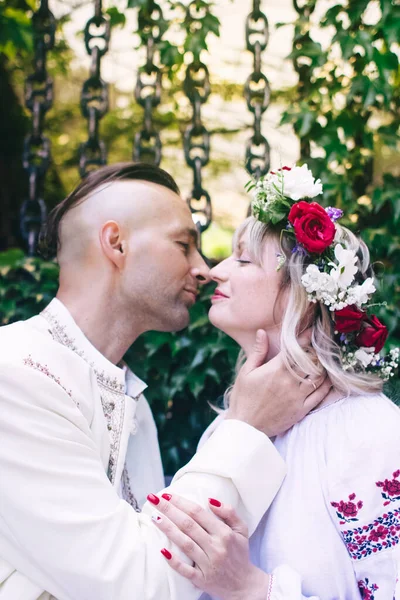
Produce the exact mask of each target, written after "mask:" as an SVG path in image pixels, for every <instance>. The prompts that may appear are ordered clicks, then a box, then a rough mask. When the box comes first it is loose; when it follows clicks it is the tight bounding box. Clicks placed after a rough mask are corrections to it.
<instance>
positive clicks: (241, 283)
mask: <svg viewBox="0 0 400 600" xmlns="http://www.w3.org/2000/svg"><path fill="white" fill-rule="evenodd" d="M278 254H279V245H278V242H277V241H276V240H275V239H274V238H272V237H271V238H267V239H266V240H265V241H264V243H263V250H262V266H259V265H257V264H255V263H254V261H253V260H252V258H251V257H250V255H249V253H248V252H247V250H246V233H244V235H243V236H242V238H241V240H240V242H239V244H238V247H237V248H236V249H235V250H234V252H233V254H232V256H230V257H229V258H227V259H225V260H224V261H222V262H221V263H219V264H218V265H217V266H216V267H214V268H213V269H211V271H210V276H211V279H212V280H213V281H216V282H217V287H216V289H215V292H214V295H213V297H212V306H211V308H210V312H209V318H210V321H211V323H212V324H213V325H215V327H218V328H219V329H221V330H222V331H224V332H225V333H226V334H228V335H229V336H230V337H232V338H233V339H234V340H236V341H237V342H238V344H240V346H242V348H244V349H245V350H246V349H247V348H249V347H250V346H251V345H252V344H253V343H254V340H255V336H256V331H257V329H265V330H266V331H267V334H272V333H274V334H275V336H276V334H277V333H279V332H280V323H281V320H282V316H283V307H284V294H282V293H281V294H280V295H279V298H278V292H279V290H280V284H281V278H282V275H281V273H280V272H279V271H277V270H276V267H277V264H278V258H277V255H278Z"/></svg>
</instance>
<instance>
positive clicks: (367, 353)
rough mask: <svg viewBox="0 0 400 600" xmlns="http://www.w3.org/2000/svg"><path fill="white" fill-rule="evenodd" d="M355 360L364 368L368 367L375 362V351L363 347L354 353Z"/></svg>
mask: <svg viewBox="0 0 400 600" xmlns="http://www.w3.org/2000/svg"><path fill="white" fill-rule="evenodd" d="M354 356H355V358H356V359H357V360H358V361H359V362H360V363H361V364H362V366H363V367H368V365H370V364H371V362H372V361H373V360H374V349H373V348H365V347H364V346H361V348H359V349H358V350H356V352H355V353H354Z"/></svg>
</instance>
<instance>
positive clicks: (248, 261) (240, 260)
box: [236, 258, 251, 265]
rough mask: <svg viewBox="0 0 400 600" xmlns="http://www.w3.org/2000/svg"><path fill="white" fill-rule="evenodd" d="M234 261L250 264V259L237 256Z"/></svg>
mask: <svg viewBox="0 0 400 600" xmlns="http://www.w3.org/2000/svg"><path fill="white" fill-rule="evenodd" d="M236 262H238V263H239V264H240V265H250V264H251V261H250V260H244V259H243V258H237V259H236Z"/></svg>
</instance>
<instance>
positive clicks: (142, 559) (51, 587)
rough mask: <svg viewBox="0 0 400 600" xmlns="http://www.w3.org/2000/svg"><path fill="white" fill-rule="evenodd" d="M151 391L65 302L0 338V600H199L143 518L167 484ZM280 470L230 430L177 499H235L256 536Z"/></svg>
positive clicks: (181, 483) (260, 445) (262, 439)
mask: <svg viewBox="0 0 400 600" xmlns="http://www.w3.org/2000/svg"><path fill="white" fill-rule="evenodd" d="M145 387H146V386H145V384H143V382H141V381H140V380H139V379H138V378H137V377H135V376H134V375H133V373H131V372H129V371H128V372H127V371H126V369H125V370H124V369H122V368H119V367H117V366H115V365H113V364H111V363H110V362H109V361H108V360H107V359H106V358H105V357H104V356H102V355H101V354H100V353H99V352H98V351H97V350H96V349H95V348H94V347H93V346H92V344H91V343H90V342H89V340H88V339H87V338H86V337H85V336H84V335H83V333H82V331H81V330H80V329H79V328H78V326H77V325H76V323H75V322H74V320H73V319H72V317H71V315H70V314H69V312H68V310H67V309H66V308H65V306H64V305H63V304H62V303H61V302H60V301H59V300H57V299H54V300H53V301H52V302H51V303H50V305H49V306H48V307H47V308H46V309H45V310H44V312H43V313H41V314H40V315H38V316H36V317H33V318H32V319H29V320H28V321H25V322H22V321H20V322H17V323H14V324H12V325H8V326H5V327H2V328H1V329H0V600H38V599H40V600H49V599H51V598H57V599H58V600H156V599H157V600H195V599H197V598H199V596H200V595H201V592H200V590H198V589H196V588H194V586H193V585H192V584H191V583H190V582H188V581H187V580H185V579H183V578H182V577H180V576H179V575H178V574H177V573H175V571H173V570H172V569H171V568H170V567H169V565H168V562H167V561H166V560H165V559H164V557H163V556H162V555H161V553H160V549H161V548H163V547H167V548H168V547H170V544H169V542H168V540H166V538H165V537H164V535H163V534H162V533H161V532H160V531H159V530H158V529H157V528H156V527H155V525H154V524H153V523H152V520H151V514H152V512H153V511H154V510H155V508H154V507H153V506H152V505H149V504H144V507H143V511H142V512H138V508H137V504H136V501H138V503H139V505H142V504H143V502H144V500H145V497H146V494H147V493H149V492H157V491H158V490H159V489H160V488H162V487H163V485H164V484H163V475H162V467H161V460H160V454H159V449H158V442H157V434H156V430H155V425H154V421H153V419H152V416H151V411H150V409H149V407H148V405H147V403H146V400H145V398H144V396H143V395H142V392H143V389H144V388H145ZM284 472H285V466H284V463H283V461H282V459H281V458H280V456H279V454H278V453H277V451H276V450H275V449H274V447H273V445H272V444H271V442H270V441H269V439H268V438H267V437H266V436H265V435H263V434H262V433H261V432H259V431H257V430H255V429H254V428H252V427H250V426H249V425H247V424H245V423H242V422H240V421H235V420H230V421H226V422H224V423H223V424H222V425H221V427H219V428H218V430H217V431H216V432H215V434H214V435H213V436H212V437H211V438H210V440H209V441H208V442H207V443H205V444H204V446H203V447H202V449H201V450H200V451H199V452H198V453H197V454H196V455H195V456H194V457H193V459H192V460H191V461H190V462H189V463H188V464H187V465H186V466H185V467H183V468H182V469H181V470H180V471H179V472H178V473H177V474H176V476H175V478H174V480H173V482H172V484H171V486H170V491H171V493H176V494H181V495H183V496H185V497H187V498H189V499H192V500H195V501H197V502H199V503H200V504H202V505H203V506H206V504H207V498H208V497H216V498H219V499H221V500H222V501H223V502H229V503H230V504H232V505H233V506H234V507H235V508H236V509H237V510H238V512H239V514H240V516H241V517H242V518H243V519H244V520H245V521H246V522H247V524H248V526H249V529H250V533H251V532H252V531H254V529H255V528H256V526H257V524H258V522H259V521H260V519H261V517H262V515H263V514H264V512H265V510H266V509H267V508H268V506H269V505H270V503H271V502H272V499H273V498H274V496H275V494H276V492H277V491H278V489H279V486H280V484H281V482H282V480H283V477H284ZM260 473H268V477H262V478H261V477H259V474H260ZM174 551H175V552H176V551H177V550H176V549H174Z"/></svg>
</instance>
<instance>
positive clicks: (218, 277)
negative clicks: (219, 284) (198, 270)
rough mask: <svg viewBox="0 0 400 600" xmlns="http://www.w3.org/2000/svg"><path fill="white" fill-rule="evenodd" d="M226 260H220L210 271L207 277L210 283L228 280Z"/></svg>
mask: <svg viewBox="0 0 400 600" xmlns="http://www.w3.org/2000/svg"><path fill="white" fill-rule="evenodd" d="M226 260H227V259H225V260H222V261H221V262H220V263H218V264H217V265H215V267H213V268H212V269H210V272H209V277H210V279H211V281H226V280H227V279H228V273H227V269H226V266H225V263H226Z"/></svg>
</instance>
